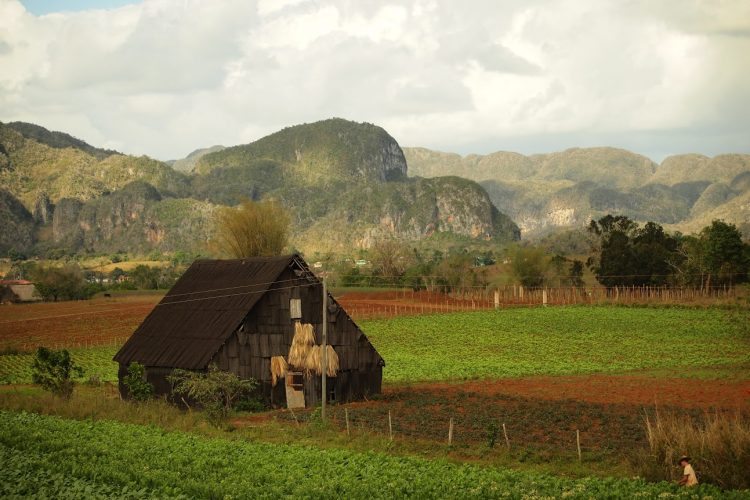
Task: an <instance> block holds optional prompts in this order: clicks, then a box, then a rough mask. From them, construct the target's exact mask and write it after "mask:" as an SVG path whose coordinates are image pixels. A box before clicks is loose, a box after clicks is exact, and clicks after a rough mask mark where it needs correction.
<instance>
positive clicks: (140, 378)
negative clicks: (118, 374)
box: [122, 362, 154, 401]
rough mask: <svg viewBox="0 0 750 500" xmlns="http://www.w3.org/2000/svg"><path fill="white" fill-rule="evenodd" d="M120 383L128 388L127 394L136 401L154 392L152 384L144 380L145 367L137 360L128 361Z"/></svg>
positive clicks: (149, 396)
mask: <svg viewBox="0 0 750 500" xmlns="http://www.w3.org/2000/svg"><path fill="white" fill-rule="evenodd" d="M122 383H123V385H125V387H126V388H127V389H128V396H129V397H130V398H131V399H134V400H136V401H146V400H147V399H149V398H151V396H153V394H154V386H153V385H151V384H150V383H149V382H148V381H147V380H146V368H145V367H144V366H143V365H142V364H140V363H138V362H135V363H130V365H129V366H128V374H127V375H125V376H124V377H123V378H122Z"/></svg>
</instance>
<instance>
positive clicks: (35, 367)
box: [31, 347, 83, 399]
mask: <svg viewBox="0 0 750 500" xmlns="http://www.w3.org/2000/svg"><path fill="white" fill-rule="evenodd" d="M31 369H32V376H31V379H32V381H33V382H34V383H35V384H39V385H41V386H42V388H43V389H45V390H47V391H50V392H51V393H52V394H55V395H57V396H61V397H63V398H65V399H68V398H70V396H71V395H72V394H73V387H74V385H75V382H74V381H73V376H78V377H82V376H83V368H81V367H80V366H78V365H76V364H75V363H74V362H73V359H72V358H71V357H70V353H69V352H68V351H67V350H65V349H63V350H61V351H54V350H52V349H47V348H46V347H40V348H39V349H37V351H36V355H35V356H34V361H33V362H32V365H31Z"/></svg>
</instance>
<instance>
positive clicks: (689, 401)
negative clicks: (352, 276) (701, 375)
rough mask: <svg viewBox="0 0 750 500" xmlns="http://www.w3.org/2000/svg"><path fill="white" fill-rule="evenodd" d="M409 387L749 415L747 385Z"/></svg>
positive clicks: (619, 380) (570, 381) (623, 378)
mask: <svg viewBox="0 0 750 500" xmlns="http://www.w3.org/2000/svg"><path fill="white" fill-rule="evenodd" d="M408 387H409V389H410V390H415V391H432V392H438V393H441V394H443V395H453V396H455V395H456V394H458V393H476V394H481V395H483V396H488V397H492V396H498V395H510V396H523V397H527V398H534V399H543V400H548V401H563V400H569V399H573V400H576V401H586V402H589V403H600V404H605V403H613V404H627V405H640V406H646V407H647V406H650V407H654V406H670V407H680V408H700V409H709V408H721V409H725V410H734V409H738V410H741V411H750V380H742V381H736V380H703V379H689V378H655V377H649V376H638V375H598V374H595V375H580V376H567V377H530V378H519V379H502V380H490V381H471V382H464V383H456V384H435V383H430V384H414V385H409V386H408ZM398 390H401V388H393V387H386V389H385V392H386V393H388V392H393V391H398Z"/></svg>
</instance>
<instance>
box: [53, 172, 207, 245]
mask: <svg viewBox="0 0 750 500" xmlns="http://www.w3.org/2000/svg"><path fill="white" fill-rule="evenodd" d="M212 214H213V206H212V205H211V204H209V203H205V202H199V201H196V200H188V199H162V196H161V194H160V193H159V191H157V190H156V189H155V188H154V187H153V186H151V185H149V184H147V183H143V182H135V183H131V184H129V185H127V186H125V187H124V188H123V189H122V190H120V191H116V192H114V193H112V194H110V195H107V196H104V197H102V198H99V199H96V200H93V201H90V202H88V203H82V202H80V201H78V200H70V199H63V200H61V201H60V203H58V205H57V207H56V209H55V212H54V217H53V238H54V242H55V243H56V244H57V245H58V246H61V247H69V248H72V249H78V248H83V249H85V250H87V251H91V252H113V251H140V252H147V251H150V250H161V251H176V250H185V251H205V245H206V242H207V240H208V239H209V234H210V231H211V228H212V223H211V220H212Z"/></svg>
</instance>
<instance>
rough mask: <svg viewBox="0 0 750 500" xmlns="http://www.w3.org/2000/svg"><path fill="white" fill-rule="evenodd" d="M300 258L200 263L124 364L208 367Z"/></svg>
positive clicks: (122, 356)
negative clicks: (271, 289)
mask: <svg viewBox="0 0 750 500" xmlns="http://www.w3.org/2000/svg"><path fill="white" fill-rule="evenodd" d="M298 259H299V261H300V262H301V258H300V257H298V256H296V255H285V256H281V257H258V258H252V259H241V260H198V261H195V262H194V263H193V265H191V266H190V267H189V268H188V270H187V271H185V274H183V275H182V277H181V278H180V279H179V280H178V281H177V283H175V285H174V286H173V287H172V289H171V290H170V291H169V292H168V293H167V294H166V295H165V296H164V298H163V299H162V300H161V302H159V304H157V306H156V307H155V308H154V310H153V311H151V313H150V314H149V315H148V316H147V317H146V319H145V320H144V321H143V323H141V325H140V326H139V327H138V329H137V330H136V331H135V332H134V333H133V335H132V336H131V337H130V339H128V341H127V342H126V343H125V345H124V346H122V348H121V349H120V350H119V351H118V352H117V354H116V355H115V357H114V360H115V361H117V362H119V363H124V364H127V363H130V362H132V361H137V362H139V363H141V364H143V365H146V366H164V367H172V368H184V369H202V368H205V367H206V365H207V364H208V362H209V361H210V360H211V357H212V356H213V355H214V354H215V353H216V352H217V351H218V350H219V348H220V347H221V346H222V345H223V344H224V342H225V341H226V339H227V338H228V337H229V336H230V335H231V334H232V332H233V331H234V330H235V329H236V328H237V327H238V326H239V325H240V323H242V320H243V319H244V318H245V316H246V315H247V313H248V312H249V311H250V310H251V309H252V308H253V306H254V305H255V303H256V302H258V300H260V298H261V297H263V295H264V294H265V293H266V292H267V291H268V289H269V288H270V287H271V286H273V285H274V282H276V281H277V279H278V278H279V275H281V273H282V272H283V271H284V270H285V269H286V268H287V267H289V266H291V265H294V263H295V262H297V261H298ZM302 265H303V266H304V267H306V265H305V264H304V263H302ZM278 286H280V285H275V286H274V287H278Z"/></svg>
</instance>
